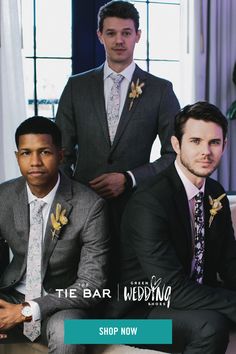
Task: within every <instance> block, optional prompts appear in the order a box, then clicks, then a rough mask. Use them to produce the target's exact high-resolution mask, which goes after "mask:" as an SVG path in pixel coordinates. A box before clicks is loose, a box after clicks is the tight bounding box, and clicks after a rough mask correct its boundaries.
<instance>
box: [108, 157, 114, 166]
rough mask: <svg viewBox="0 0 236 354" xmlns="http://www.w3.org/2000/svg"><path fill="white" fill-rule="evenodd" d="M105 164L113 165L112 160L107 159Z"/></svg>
mask: <svg viewBox="0 0 236 354" xmlns="http://www.w3.org/2000/svg"><path fill="white" fill-rule="evenodd" d="M107 162H108V163H109V165H111V164H113V160H112V159H111V158H110V157H109V159H108V160H107Z"/></svg>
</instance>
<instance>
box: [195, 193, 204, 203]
mask: <svg viewBox="0 0 236 354" xmlns="http://www.w3.org/2000/svg"><path fill="white" fill-rule="evenodd" d="M194 198H195V202H196V203H202V201H203V192H199V193H198V194H196V195H195V197H194Z"/></svg>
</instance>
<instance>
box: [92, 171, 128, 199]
mask: <svg viewBox="0 0 236 354" xmlns="http://www.w3.org/2000/svg"><path fill="white" fill-rule="evenodd" d="M125 181H126V179H125V176H124V175H123V173H116V172H112V173H104V174H103V175H101V176H99V177H97V178H94V179H93V180H92V181H90V182H89V184H90V187H91V188H92V189H93V190H94V191H95V192H97V193H98V194H99V195H100V196H101V197H103V198H115V197H118V195H120V194H121V193H123V192H124V190H125Z"/></svg>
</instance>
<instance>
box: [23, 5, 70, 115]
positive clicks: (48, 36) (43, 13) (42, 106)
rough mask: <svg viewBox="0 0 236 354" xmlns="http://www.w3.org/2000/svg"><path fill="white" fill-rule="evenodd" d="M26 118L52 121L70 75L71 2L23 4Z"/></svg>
mask: <svg viewBox="0 0 236 354" xmlns="http://www.w3.org/2000/svg"><path fill="white" fill-rule="evenodd" d="M21 6H22V27H23V48H24V55H25V63H24V75H25V91H26V98H27V102H28V105H27V115H28V116H32V115H43V116H46V117H54V116H55V113H56V109H57V105H58V99H59V97H60V95H61V92H62V90H63V88H64V86H65V83H66V81H67V78H68V77H69V75H71V66H72V58H71V2H70V1H68V0H60V1H58V0H47V1H45V0H37V1H36V0H22V1H21Z"/></svg>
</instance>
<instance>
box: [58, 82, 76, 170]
mask: <svg viewBox="0 0 236 354" xmlns="http://www.w3.org/2000/svg"><path fill="white" fill-rule="evenodd" d="M56 124H57V125H58V126H59V128H60V130H61V132H63V134H62V147H63V149H64V150H65V154H64V161H63V163H62V164H61V170H62V171H63V172H65V173H66V174H67V175H68V176H69V177H71V176H72V175H73V170H74V167H75V163H76V144H77V137H76V123H75V119H74V111H73V103H72V88H71V78H70V79H69V80H68V82H67V84H66V86H65V88H64V90H63V92H62V95H61V98H60V101H59V106H58V110H57V115H56Z"/></svg>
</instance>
